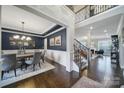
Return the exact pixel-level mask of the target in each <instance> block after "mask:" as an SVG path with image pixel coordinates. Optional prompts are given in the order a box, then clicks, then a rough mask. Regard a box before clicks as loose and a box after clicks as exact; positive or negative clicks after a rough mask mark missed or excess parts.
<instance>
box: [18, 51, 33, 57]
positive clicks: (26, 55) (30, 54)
mask: <svg viewBox="0 0 124 93" xmlns="http://www.w3.org/2000/svg"><path fill="white" fill-rule="evenodd" d="M33 55H34V53H33V52H31V53H24V54H16V58H31V57H33Z"/></svg>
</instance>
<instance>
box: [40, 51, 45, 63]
mask: <svg viewBox="0 0 124 93" xmlns="http://www.w3.org/2000/svg"><path fill="white" fill-rule="evenodd" d="M45 53H46V51H45V50H44V51H43V52H42V53H41V59H42V61H43V63H44V60H45Z"/></svg>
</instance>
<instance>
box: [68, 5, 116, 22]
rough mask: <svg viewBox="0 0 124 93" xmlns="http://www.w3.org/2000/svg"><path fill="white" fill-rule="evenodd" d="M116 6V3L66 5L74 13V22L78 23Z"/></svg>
mask: <svg viewBox="0 0 124 93" xmlns="http://www.w3.org/2000/svg"><path fill="white" fill-rule="evenodd" d="M116 6H117V5H73V6H72V5H68V6H67V7H69V8H70V9H71V10H72V11H73V12H74V13H75V15H76V16H75V17H76V18H75V19H76V23H79V22H81V21H84V20H86V19H88V18H90V17H93V16H95V15H98V14H100V13H102V12H105V11H107V10H109V9H112V8H114V7H116Z"/></svg>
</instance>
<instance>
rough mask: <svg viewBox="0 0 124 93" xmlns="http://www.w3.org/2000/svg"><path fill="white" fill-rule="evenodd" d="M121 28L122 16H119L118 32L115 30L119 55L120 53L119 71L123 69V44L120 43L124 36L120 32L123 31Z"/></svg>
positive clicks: (123, 20) (123, 25) (123, 18)
mask: <svg viewBox="0 0 124 93" xmlns="http://www.w3.org/2000/svg"><path fill="white" fill-rule="evenodd" d="M123 28H124V15H122V16H121V19H120V22H119V25H118V30H117V32H118V35H119V53H120V54H119V55H120V56H119V57H120V58H119V60H120V67H121V69H124V46H123V44H124V42H122V41H123V39H124V37H123V36H124V35H122V31H124V30H122V29H123ZM123 34H124V32H123Z"/></svg>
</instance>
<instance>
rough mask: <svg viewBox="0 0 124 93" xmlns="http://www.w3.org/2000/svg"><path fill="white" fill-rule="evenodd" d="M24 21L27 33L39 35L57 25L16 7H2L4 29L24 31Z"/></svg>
mask: <svg viewBox="0 0 124 93" xmlns="http://www.w3.org/2000/svg"><path fill="white" fill-rule="evenodd" d="M23 21H24V22H25V24H24V30H25V31H27V32H32V33H37V34H42V33H44V32H46V31H48V30H49V29H51V28H52V27H54V26H55V25H56V24H55V23H53V22H51V21H49V20H46V19H44V18H41V17H39V16H37V15H34V14H32V13H30V12H27V11H25V10H22V9H20V8H18V7H16V6H9V5H7V6H5V5H3V6H2V27H7V28H11V29H17V30H22V23H21V22H23Z"/></svg>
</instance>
